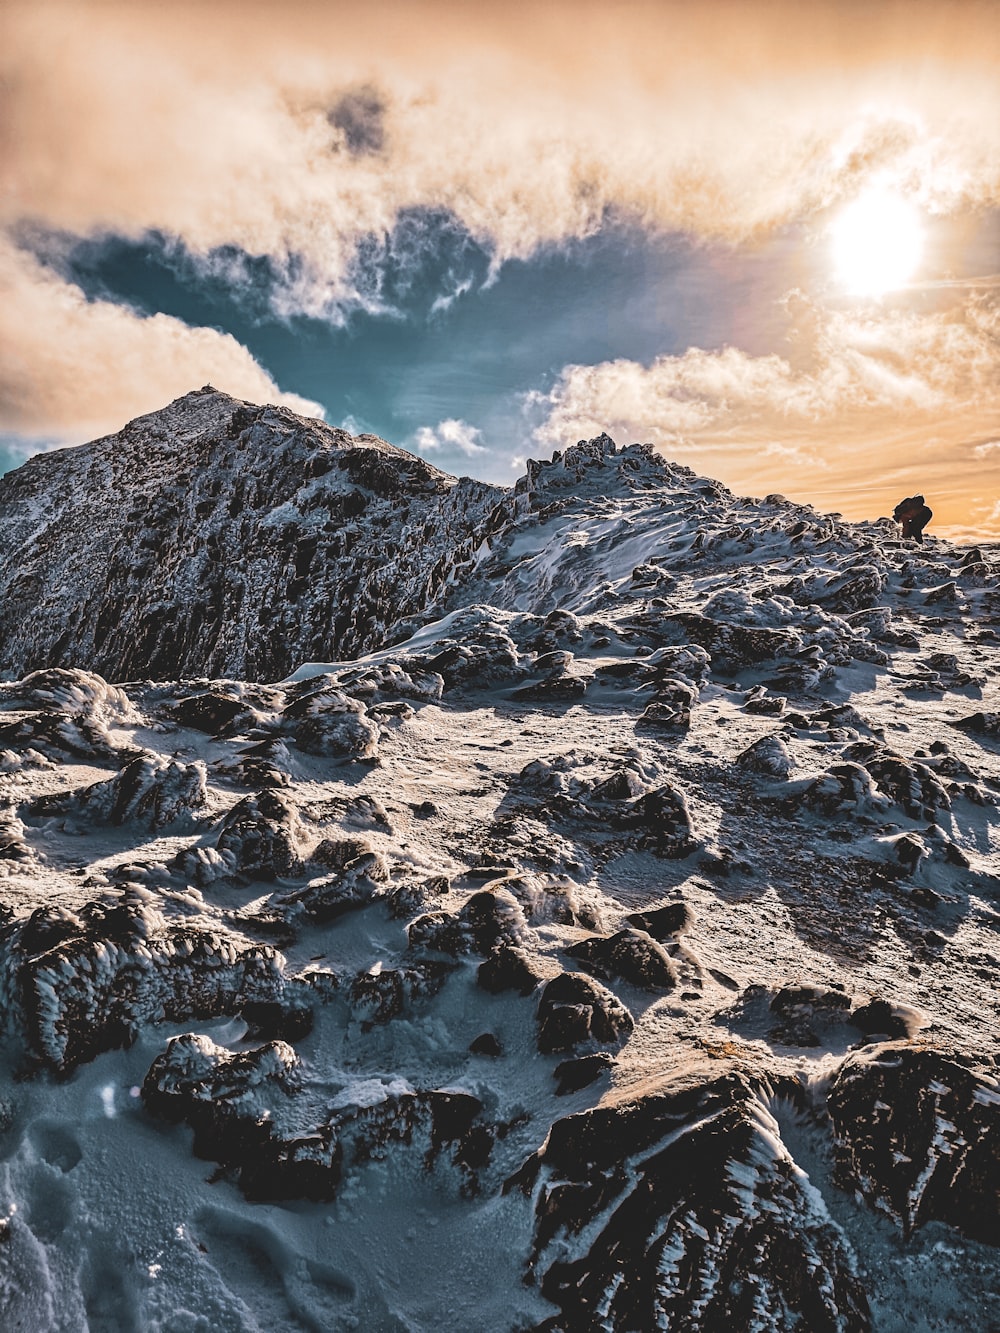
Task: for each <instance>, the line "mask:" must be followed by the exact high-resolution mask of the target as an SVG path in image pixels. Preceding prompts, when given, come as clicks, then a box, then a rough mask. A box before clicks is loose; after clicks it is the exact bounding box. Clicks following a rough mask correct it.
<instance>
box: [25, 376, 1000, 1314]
mask: <svg viewBox="0 0 1000 1333" xmlns="http://www.w3.org/2000/svg"><path fill="white" fill-rule="evenodd" d="M0 513H2V516H3V524H2V527H0V611H2V633H0V666H2V669H3V676H4V679H3V680H0V949H2V953H3V968H2V971H0V977H2V980H0V1009H2V1015H3V1022H4V1026H5V1033H6V1043H5V1055H4V1059H3V1063H2V1067H0V1149H2V1152H0V1157H2V1162H3V1193H2V1195H0V1327H3V1328H11V1329H14V1328H25V1329H27V1328H31V1329H40V1330H41V1329H45V1330H48V1329H53V1330H55V1329H60V1330H77V1329H79V1330H81V1331H82V1330H85V1329H98V1328H100V1329H108V1330H119V1329H120V1330H136V1329H142V1330H147V1329H148V1330H160V1331H162V1333H182V1331H183V1333H188V1331H189V1330H196V1329H198V1330H202V1329H203V1330H209V1329H211V1330H213V1333H214V1330H226V1331H231V1333H243V1331H245V1333H250V1331H251V1330H257V1329H260V1328H263V1327H267V1328H270V1329H273V1330H279V1331H283V1330H300V1329H312V1330H320V1329H321V1330H324V1331H325V1330H341V1329H343V1330H347V1329H357V1328H362V1329H366V1330H421V1331H422V1330H427V1331H428V1333H430V1331H431V1330H433V1333H442V1331H448V1330H450V1331H452V1333H465V1331H466V1330H467V1329H468V1328H469V1327H481V1328H483V1329H485V1330H490V1333H494V1331H495V1333H526V1331H527V1330H537V1331H538V1333H541V1330H547V1333H590V1330H594V1331H595V1333H596V1330H606V1331H610V1333H645V1330H652V1329H666V1330H670V1331H671V1333H702V1331H706V1333H714V1331H715V1330H720V1331H721V1330H725V1331H726V1333H730V1331H731V1330H744V1329H745V1330H750V1329H753V1330H761V1331H768V1333H769V1331H773V1333H786V1331H787V1333H792V1331H793V1330H794V1331H795V1333H823V1331H826V1330H829V1331H830V1333H866V1331H867V1330H880V1331H884V1333H890V1331H892V1333H895V1331H896V1330H899V1329H904V1328H905V1329H908V1330H909V1329H913V1330H921V1331H923V1333H946V1331H948V1333H950V1331H951V1330H972V1329H975V1330H983V1329H991V1328H998V1327H1000V1296H998V1291H1000V1221H998V1219H1000V1046H998V1042H997V1029H998V1015H1000V998H998V989H997V987H998V979H1000V690H998V672H1000V666H998V656H997V648H998V644H1000V548H997V547H995V546H988V545H980V546H976V547H959V546H955V545H952V544H950V543H948V542H945V541H941V540H939V539H936V538H935V537H933V536H932V535H930V534H927V535H926V539H925V543H924V545H922V546H918V545H916V544H915V543H913V542H912V541H907V540H904V539H903V538H902V537H901V535H900V531H899V528H898V527H897V525H896V524H894V523H893V522H892V521H891V520H889V519H879V520H877V521H873V522H870V523H860V524H849V523H844V522H842V521H841V520H840V519H839V518H838V517H836V516H830V515H824V514H820V513H817V512H816V511H815V510H813V509H812V508H810V507H809V506H804V505H799V504H794V503H791V502H789V501H787V500H785V499H784V498H783V497H781V496H778V495H770V496H766V497H757V498H754V497H740V496H735V495H733V494H731V493H730V492H729V491H728V490H726V488H725V487H724V486H722V485H720V484H718V483H717V482H714V481H712V480H709V479H707V478H703V477H699V476H697V475H696V474H695V473H693V472H692V471H691V470H690V469H689V468H687V467H684V466H681V465H679V464H677V463H674V462H670V461H668V460H666V459H664V458H663V457H661V456H660V455H658V454H657V453H656V451H654V450H653V449H652V448H650V447H649V446H647V445H630V446H628V447H624V448H619V447H618V446H616V444H615V443H614V442H613V441H612V440H610V439H609V438H608V437H607V436H600V437H598V438H597V439H594V440H589V441H581V442H580V443H578V444H576V445H573V446H571V447H569V448H567V449H566V450H564V451H563V452H561V453H558V454H556V455H555V456H554V457H553V458H552V459H551V460H547V461H543V462H531V463H529V465H528V468H527V472H526V474H525V476H523V477H522V478H521V479H520V480H519V481H518V482H517V484H516V485H515V486H513V487H512V488H500V487H491V486H487V485H484V484H481V483H479V482H474V481H470V480H468V479H463V480H456V479H455V478H453V477H449V476H447V475H446V474H444V473H442V472H439V471H438V470H437V469H435V468H433V467H431V466H429V465H428V464H427V463H425V462H424V461H423V460H421V459H419V458H415V457H413V456H412V455H409V454H407V453H405V452H404V451H402V450H400V449H396V448H394V447H393V446H391V445H388V444H386V443H385V442H383V441H380V440H376V439H374V438H372V437H366V436H362V437H358V438H352V437H350V436H348V435H346V434H345V433H344V432H341V431H336V430H331V429H330V428H329V427H327V426H325V425H323V424H322V423H319V422H315V421H306V420H303V419H299V418H297V417H295V416H293V415H292V414H290V413H289V412H287V411H284V410H281V409H276V408H261V407H255V406H253V405H251V404H248V403H240V402H237V401H235V400H233V399H231V398H228V397H226V396H225V395H223V394H220V393H217V392H216V391H215V390H211V389H205V390H201V391H198V392H196V393H192V394H189V395H187V396H186V397H185V398H182V399H179V400H178V401H177V402H175V403H173V404H171V405H170V406H169V407H168V408H166V409H165V410H164V411H163V412H160V413H156V414H153V415H152V416H149V417H144V418H141V419H140V420H138V421H135V422H132V423H131V424H130V425H128V426H126V427H125V429H124V430H123V431H122V432H120V433H119V434H118V435H115V436H111V437H109V438H108V439H105V440H101V441H97V442H96V443H94V444H91V445H87V446H83V447H81V448H79V449H71V450H63V451H60V452H57V453H53V454H47V455H43V456H39V457H37V458H34V459H32V460H31V461H30V462H29V463H27V464H25V465H24V467H22V468H21V469H19V470H18V471H17V472H15V473H12V474H10V475H9V476H7V477H5V478H4V479H3V480H2V482H0Z"/></svg>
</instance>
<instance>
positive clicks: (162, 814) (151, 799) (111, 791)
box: [31, 754, 208, 830]
mask: <svg viewBox="0 0 1000 1333" xmlns="http://www.w3.org/2000/svg"><path fill="white" fill-rule="evenodd" d="M206 778H207V772H206V769H205V764H204V762H203V761H202V760H200V759H198V760H195V761H194V763H191V764H184V763H181V762H180V761H178V760H173V759H164V758H163V757H162V756H161V755H157V754H142V755H138V756H136V758H135V759H132V760H131V761H130V762H129V763H127V764H126V765H125V767H124V768H123V769H122V770H121V772H120V773H116V774H115V776H114V777H113V778H109V779H107V781H105V782H96V783H94V784H93V785H92V786H90V787H84V788H82V789H81V790H80V791H76V792H70V793H68V794H66V795H62V794H60V795H56V796H43V797H41V798H39V800H37V801H35V802H34V804H33V805H32V807H31V813H32V814H33V815H35V816H40V817H43V818H44V817H48V816H52V815H73V816H75V817H77V818H80V819H86V820H87V821H88V822H91V823H94V824H112V825H121V824H129V823H137V824H142V825H143V826H145V827H146V828H149V829H152V830H158V829H162V828H166V827H167V826H168V825H172V824H176V823H177V822H178V821H179V820H184V821H186V822H188V823H190V822H191V821H193V820H197V819H198V818H199V817H201V816H203V815H204V814H205V812H206V809H207V804H208V799H207V798H208V792H207V788H206Z"/></svg>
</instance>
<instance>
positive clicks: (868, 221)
mask: <svg viewBox="0 0 1000 1333" xmlns="http://www.w3.org/2000/svg"><path fill="white" fill-rule="evenodd" d="M831 232H832V235H833V262H834V268H835V270H836V275H837V278H838V280H839V281H840V282H841V283H843V285H844V286H845V287H846V288H847V290H848V291H849V292H850V293H851V295H852V296H882V295H883V294H884V293H885V292H891V291H893V290H895V289H896V288H897V287H902V286H903V285H904V283H906V282H907V281H908V280H909V279H910V278H911V277H912V276H913V273H914V272H915V270H916V267H917V265H918V264H919V263H920V256H921V254H922V252H923V247H924V231H923V226H922V225H921V219H920V213H919V212H918V210H917V209H916V208H915V207H914V206H913V205H912V204H911V203H909V202H907V200H906V199H904V198H902V196H901V195H898V194H895V193H893V191H892V190H888V189H885V188H882V187H879V186H872V187H870V188H869V189H867V190H866V191H865V192H864V194H861V195H859V196H858V198H857V199H855V200H854V202H853V203H852V204H848V206H847V207H846V208H845V209H844V211H843V212H842V213H841V214H840V215H839V217H837V218H836V219H835V220H834V222H833V224H832V226H831Z"/></svg>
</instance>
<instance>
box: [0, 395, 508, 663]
mask: <svg viewBox="0 0 1000 1333" xmlns="http://www.w3.org/2000/svg"><path fill="white" fill-rule="evenodd" d="M502 498H503V492H502V491H501V490H500V489H499V488H497V487H492V486H487V485H484V484H483V483H481V482H477V481H472V480H470V479H469V478H463V479H462V480H457V479H456V478H454V477H449V476H447V475H446V474H445V473H443V472H440V471H438V469H437V468H435V467H432V466H431V465H430V464H429V463H426V462H424V461H423V459H420V458H416V457H415V456H414V455H413V454H408V453H406V452H405V451H404V450H402V449H396V448H394V446H392V445H391V444H386V443H385V441H384V440H379V439H377V438H376V437H375V436H365V435H363V436H359V437H358V438H353V437H352V436H350V435H348V434H347V433H346V432H344V431H341V430H332V429H331V428H330V427H328V426H325V425H324V424H323V423H322V422H319V421H315V420H310V419H307V418H305V417H298V416H296V415H295V414H294V413H292V412H289V411H287V410H286V409H284V408H280V407H256V406H254V405H253V404H251V403H244V402H240V401H238V400H237V399H235V398H230V397H229V396H228V395H227V394H224V393H219V392H218V391H217V390H215V389H212V388H211V387H206V388H204V389H201V390H197V391H195V392H194V393H189V394H187V395H185V397H183V398H179V399H177V401H176V402H173V403H171V404H170V405H169V407H166V408H165V409H164V410H163V411H161V412H154V413H153V414H152V415H150V416H146V417H140V418H138V419H137V420H136V421H132V422H130V423H129V424H128V425H127V426H126V427H125V428H124V430H122V431H120V432H119V433H118V434H117V435H111V436H108V437H107V438H106V439H103V440H97V441H95V443H93V444H89V445H86V446H84V447H82V448H75V449H65V450H61V451H59V452H56V453H48V454H38V455H36V456H35V457H34V458H32V459H30V460H29V461H28V462H27V463H26V464H25V465H24V466H23V467H21V468H19V469H18V470H17V471H16V472H13V473H9V474H8V475H7V476H5V477H3V478H0V569H2V571H3V572H2V576H0V578H2V582H0V604H2V605H3V607H4V613H5V614H4V622H5V627H4V634H3V644H2V648H0V671H7V672H15V673H17V674H21V673H23V672H25V671H30V670H32V669H34V668H35V667H38V666H42V665H52V666H79V667H83V668H85V669H87V670H93V671H99V672H102V673H103V674H105V675H107V676H111V677H113V678H114V679H118V680H121V679H125V678H127V677H144V676H145V677H149V676H152V677H156V678H163V677H167V676H175V675H178V674H182V675H186V676H196V675H229V676H238V677H240V678H242V679H249V680H267V679H274V678H275V677H277V676H281V675H284V674H286V673H287V672H288V671H290V670H292V669H293V668H294V667H295V666H296V665H297V664H298V663H299V662H301V661H303V660H305V659H307V658H315V657H317V656H327V657H329V656H347V655H355V654H357V653H359V652H364V651H367V650H369V649H371V648H373V647H378V646H381V645H382V644H383V643H384V642H385V640H386V637H387V635H388V634H389V633H390V632H391V629H392V626H393V624H394V622H395V621H396V620H398V619H399V618H400V616H401V615H410V614H413V613H414V612H417V611H421V610H423V608H424V607H425V606H426V605H427V604H428V602H430V601H433V600H434V599H435V598H437V597H439V596H440V595H441V593H442V592H443V590H444V589H445V588H446V587H447V586H448V583H449V581H450V580H451V579H452V578H453V577H454V575H455V571H456V569H457V568H460V567H461V566H462V565H463V564H465V563H467V562H468V561H469V560H470V559H471V558H472V557H473V555H474V552H475V550H476V548H477V547H478V546H479V545H480V543H481V541H482V536H483V534H484V533H485V532H487V531H488V530H489V516H490V513H491V511H492V510H493V509H494V508H495V507H496V505H497V504H498V503H499V502H500V500H501V499H502Z"/></svg>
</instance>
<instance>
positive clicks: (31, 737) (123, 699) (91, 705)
mask: <svg viewBox="0 0 1000 1333" xmlns="http://www.w3.org/2000/svg"><path fill="white" fill-rule="evenodd" d="M0 540H2V539H0ZM3 705H6V706H8V707H11V708H12V709H13V710H16V711H12V712H4V713H0V749H4V748H15V749H23V748H24V747H26V746H33V747H35V748H36V749H38V750H40V751H41V752H42V754H43V755H52V756H54V757H58V758H71V759H86V760H94V759H97V760H104V759H115V758H118V757H119V745H118V743H117V742H116V740H115V738H114V736H113V734H112V730H111V729H112V728H113V727H122V726H129V725H132V726H134V725H136V724H138V723H140V722H141V721H142V718H141V715H140V714H139V712H138V710H137V709H136V708H135V706H134V705H133V703H132V701H131V700H130V699H129V697H128V696H127V695H126V693H125V692H124V690H120V689H118V688H117V687H116V686H114V685H109V684H108V683H107V681H105V680H102V678H101V677H100V676H98V675H95V674H94V673H93V672H91V671H80V670H63V669H61V668H59V667H49V668H46V669H45V670H40V671H33V672H32V673H31V674H30V675H28V676H25V678H24V679H23V680H20V681H14V682H0V706H3Z"/></svg>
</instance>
